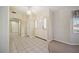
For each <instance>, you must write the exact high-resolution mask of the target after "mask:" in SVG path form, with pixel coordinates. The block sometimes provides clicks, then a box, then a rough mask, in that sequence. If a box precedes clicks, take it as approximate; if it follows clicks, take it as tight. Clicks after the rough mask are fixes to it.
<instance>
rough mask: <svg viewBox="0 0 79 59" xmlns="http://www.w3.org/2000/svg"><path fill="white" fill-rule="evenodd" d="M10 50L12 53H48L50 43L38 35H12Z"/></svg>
mask: <svg viewBox="0 0 79 59" xmlns="http://www.w3.org/2000/svg"><path fill="white" fill-rule="evenodd" d="M11 40H12V41H11V42H10V43H11V45H10V52H11V53H12V52H13V53H48V43H47V42H46V41H44V40H41V39H39V38H36V37H32V38H29V37H20V36H16V37H15V35H14V36H11Z"/></svg>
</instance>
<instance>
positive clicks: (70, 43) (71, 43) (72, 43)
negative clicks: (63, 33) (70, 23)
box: [54, 39, 79, 45]
mask: <svg viewBox="0 0 79 59" xmlns="http://www.w3.org/2000/svg"><path fill="white" fill-rule="evenodd" d="M54 40H56V39H54ZM56 41H59V42H62V43H65V44H69V45H79V43H75V42H66V41H61V40H56Z"/></svg>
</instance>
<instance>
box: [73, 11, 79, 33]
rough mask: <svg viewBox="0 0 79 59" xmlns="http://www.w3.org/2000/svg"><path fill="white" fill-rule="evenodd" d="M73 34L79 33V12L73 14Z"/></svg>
mask: <svg viewBox="0 0 79 59" xmlns="http://www.w3.org/2000/svg"><path fill="white" fill-rule="evenodd" d="M73 32H74V33H79V10H76V11H74V12H73Z"/></svg>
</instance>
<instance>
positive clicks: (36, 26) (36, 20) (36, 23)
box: [35, 20, 37, 28]
mask: <svg viewBox="0 0 79 59" xmlns="http://www.w3.org/2000/svg"><path fill="white" fill-rule="evenodd" d="M35 28H37V20H35Z"/></svg>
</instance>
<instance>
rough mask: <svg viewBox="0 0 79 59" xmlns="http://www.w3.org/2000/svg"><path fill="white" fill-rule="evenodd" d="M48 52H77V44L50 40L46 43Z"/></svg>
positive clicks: (78, 50) (78, 49)
mask: <svg viewBox="0 0 79 59" xmlns="http://www.w3.org/2000/svg"><path fill="white" fill-rule="evenodd" d="M48 49H49V52H50V53H79V45H68V44H65V43H62V42H58V41H55V40H53V41H51V42H50V43H49V45H48Z"/></svg>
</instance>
